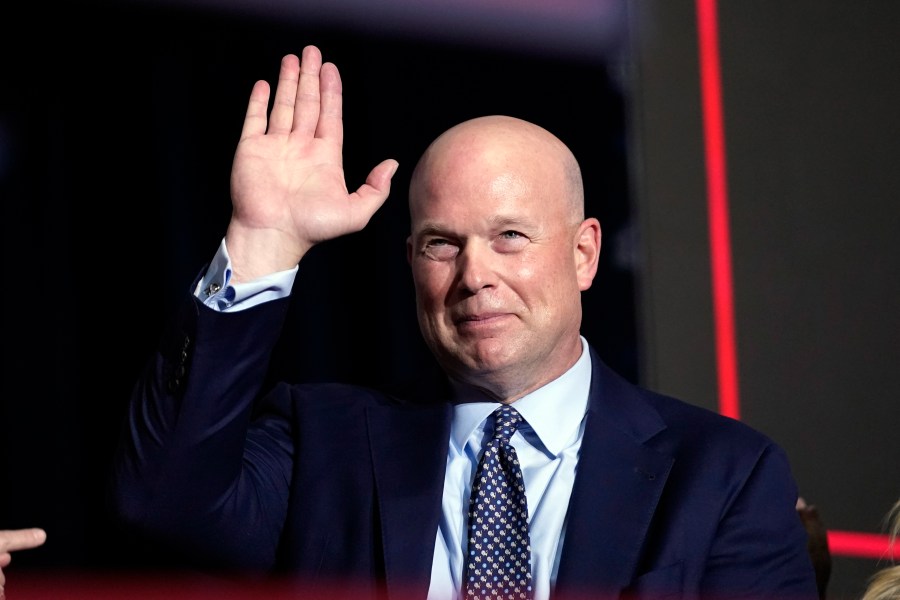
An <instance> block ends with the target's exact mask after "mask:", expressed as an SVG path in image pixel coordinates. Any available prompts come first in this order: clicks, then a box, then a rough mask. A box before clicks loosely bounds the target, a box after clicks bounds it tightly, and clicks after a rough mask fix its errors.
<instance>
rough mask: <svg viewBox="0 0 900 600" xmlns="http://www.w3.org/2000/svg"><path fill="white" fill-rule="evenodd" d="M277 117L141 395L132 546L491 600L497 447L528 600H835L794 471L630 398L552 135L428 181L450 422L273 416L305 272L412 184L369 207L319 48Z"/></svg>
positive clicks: (441, 143) (424, 323)
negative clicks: (599, 314) (487, 526)
mask: <svg viewBox="0 0 900 600" xmlns="http://www.w3.org/2000/svg"><path fill="white" fill-rule="evenodd" d="M268 100H269V86H268V84H267V83H266V82H264V81H260V82H257V83H256V85H255V86H254V88H253V91H252V93H251V97H250V102H249V105H248V109H247V115H246V118H245V123H244V127H243V131H242V133H241V139H240V142H239V144H238V148H237V151H236V153H235V158H234V164H233V169H232V178H231V192H232V204H233V213H232V219H231V222H230V223H229V225H228V229H227V231H226V234H225V237H224V239H223V242H222V244H221V246H220V248H219V252H218V254H217V255H216V256H215V258H214V260H213V261H212V262H211V264H210V265H209V268H208V269H207V270H206V271H205V272H204V273H203V274H201V277H200V278H199V280H198V282H197V284H196V287H195V293H194V295H193V296H191V297H190V298H188V299H186V302H185V304H184V308H183V310H182V311H181V314H180V315H179V317H178V319H177V320H176V321H175V322H174V325H173V328H172V330H171V331H170V332H168V333H167V334H166V335H165V336H164V338H163V340H162V343H161V345H160V349H159V352H158V353H157V355H156V356H155V357H154V359H153V361H152V362H151V364H150V365H149V368H148V370H147V372H146V374H145V376H144V377H143V378H142V379H141V380H140V381H139V382H138V385H137V386H136V388H135V393H134V395H133V398H132V405H131V411H130V415H129V422H128V427H127V428H126V436H125V439H124V441H123V445H122V449H121V452H120V453H119V456H118V458H117V465H116V477H115V481H114V483H115V485H114V492H115V501H116V506H117V509H118V511H119V512H120V513H121V514H122V515H123V517H124V518H125V519H126V520H127V521H128V522H130V523H132V524H133V525H135V526H137V527H140V528H141V529H143V530H145V531H147V532H150V533H151V534H153V535H155V536H157V537H159V538H160V539H163V540H165V541H167V542H169V543H172V544H174V545H177V546H178V547H180V548H182V549H184V550H185V551H186V552H191V553H198V554H199V555H202V556H203V557H204V558H205V559H208V560H210V561H213V562H215V563H217V564H220V565H223V566H231V567H235V568H239V569H242V570H257V569H262V570H266V571H269V570H274V571H277V572H283V573H289V574H291V575H293V576H296V577H298V578H299V579H301V580H305V581H320V582H338V581H339V582H341V584H342V585H352V586H354V593H355V594H357V595H358V596H360V597H384V596H387V597H391V598H398V597H400V598H406V597H408V598H426V597H428V598H433V599H443V598H456V597H458V595H459V594H460V593H467V592H469V593H473V595H475V596H477V595H478V593H474V592H473V585H474V583H473V581H474V579H473V577H474V576H473V575H472V573H473V572H475V571H477V570H478V566H477V565H473V566H471V567H469V566H467V564H466V562H467V560H468V557H469V554H470V553H473V552H475V549H476V548H477V549H478V550H479V551H480V550H481V549H482V544H481V543H480V542H479V541H477V540H476V534H474V533H471V532H470V531H469V530H468V527H469V526H470V525H472V524H473V523H475V522H476V521H477V517H473V518H472V523H470V522H469V516H468V514H467V512H468V509H469V506H470V494H471V495H472V497H474V496H475V492H476V490H475V489H473V488H476V487H477V488H479V490H480V488H481V487H482V485H481V483H479V484H478V485H477V486H476V485H475V484H474V483H473V480H475V479H477V480H478V481H479V482H480V481H481V479H482V478H483V477H482V475H480V474H479V476H478V477H477V478H476V477H475V473H476V469H480V468H481V467H480V464H479V461H480V459H481V455H482V454H488V453H487V452H482V444H483V443H487V441H486V439H485V438H491V435H492V431H493V432H494V434H496V435H499V434H498V433H497V431H500V430H501V429H502V430H503V431H504V432H505V433H504V435H506V437H505V438H503V440H502V441H501V442H498V444H499V447H502V450H498V451H497V452H501V453H502V452H507V453H508V454H506V455H502V456H503V458H502V460H501V461H500V462H504V461H506V462H504V464H505V465H507V466H508V465H509V464H511V463H516V464H518V465H521V472H520V473H515V474H514V475H513V477H519V479H517V480H515V481H514V483H512V484H509V485H510V488H509V489H510V490H511V492H510V493H511V494H512V493H513V491H512V490H513V488H515V492H516V493H518V492H519V491H521V490H520V485H519V484H521V482H523V481H524V495H525V499H524V500H523V499H522V498H521V497H519V500H518V501H519V502H520V504H519V505H518V507H517V509H516V510H519V509H523V510H522V512H520V513H518V516H517V518H519V519H520V521H521V523H520V525H521V527H522V530H523V531H521V532H519V533H522V535H523V538H522V539H523V540H524V541H523V542H522V544H521V545H519V546H518V547H517V550H516V551H517V552H519V551H521V552H523V554H522V557H523V562H524V563H525V567H526V571H527V575H526V576H525V578H526V579H527V589H523V591H522V596H521V597H526V598H530V597H532V594H533V597H534V598H538V599H541V600H545V599H546V598H549V597H551V596H552V597H554V598H563V597H576V596H578V597H582V596H583V595H586V596H589V597H603V598H606V597H610V598H612V597H619V596H626V595H627V596H629V597H643V598H659V597H662V596H664V595H670V596H671V597H680V598H701V597H706V598H715V599H717V600H719V599H723V598H727V597H731V596H744V597H754V598H810V599H812V598H815V597H816V589H815V579H814V575H813V569H812V566H811V564H810V561H809V557H808V555H807V553H806V533H805V531H804V528H803V526H802V524H801V523H800V520H799V519H798V518H797V514H796V512H795V508H794V506H795V502H796V500H797V492H796V489H795V486H794V483H793V480H792V478H791V474H790V469H789V465H788V461H787V459H786V457H785V455H784V453H783V452H782V450H781V449H780V448H779V447H778V446H776V445H775V444H774V443H772V441H771V440H769V439H767V438H766V437H764V436H763V435H761V434H759V433H757V432H755V431H753V430H751V429H750V428H749V427H747V426H746V425H744V424H742V423H739V422H737V421H733V420H730V419H726V418H724V417H721V416H720V415H716V414H715V413H712V412H710V411H705V410H702V409H699V408H696V407H693V406H690V405H689V404H686V403H683V402H680V401H678V400H675V399H672V398H667V397H664V396H661V395H658V394H654V393H652V392H649V391H646V390H642V389H640V388H637V387H635V386H633V385H631V384H630V383H628V382H626V381H625V380H623V379H622V378H621V377H619V376H618V375H616V374H615V373H613V372H612V371H611V370H609V369H608V368H607V367H606V366H605V365H604V364H603V363H602V361H601V360H600V358H599V357H598V356H597V354H596V353H595V352H594V351H593V350H592V349H591V347H590V345H589V344H588V342H587V340H585V339H584V338H583V337H581V336H580V334H579V328H580V324H581V301H580V293H581V292H582V291H583V290H586V289H588V287H589V286H590V285H591V283H592V280H593V278H594V275H595V274H596V271H597V261H598V255H599V252H600V225H599V223H598V222H597V220H596V219H593V218H588V219H585V217H584V214H583V210H584V209H583V191H582V184H581V175H580V171H579V167H578V163H577V162H576V160H575V158H574V157H573V156H572V155H571V153H570V152H569V150H568V149H567V148H566V146H565V145H564V144H563V143H562V142H561V141H559V140H558V139H556V138H555V137H554V136H553V135H552V134H550V133H549V132H547V131H545V130H544V129H542V128H540V127H538V126H536V125H534V124H531V123H527V122H525V121H521V120H519V119H515V118H512V117H505V116H489V117H483V118H479V119H473V120H471V121H467V122H464V123H462V124H460V125H458V126H456V127H453V128H451V129H450V130H449V131H447V132H445V133H444V134H443V135H441V136H440V137H439V138H438V139H437V140H435V141H434V142H433V143H432V144H431V146H430V147H429V148H428V149H427V150H426V151H425V153H424V155H423V156H422V158H421V160H420V161H419V163H418V165H417V166H416V168H415V170H414V173H413V177H412V181H411V185H410V196H409V203H410V215H411V224H412V231H411V234H410V236H409V239H408V240H407V255H408V259H409V263H410V265H411V268H412V274H413V279H414V282H415V290H416V301H417V310H418V317H419V323H420V325H421V330H422V334H423V336H424V338H425V340H426V342H427V344H428V346H429V348H430V349H431V350H432V351H433V352H434V354H435V356H436V357H437V359H438V362H439V363H440V364H441V366H442V367H443V369H444V370H445V371H446V374H447V376H448V383H449V384H450V385H449V386H448V389H447V390H446V395H445V396H444V397H439V399H440V400H441V401H439V402H435V401H433V400H429V401H424V400H423V399H413V401H410V402H406V401H401V400H398V399H395V398H391V397H388V396H386V395H384V394H381V393H379V392H377V391H374V390H370V389H364V388H360V387H352V386H346V385H339V384H318V385H289V384H278V385H276V386H275V387H274V389H272V390H271V391H268V392H266V393H264V394H263V393H262V392H261V388H262V385H263V379H264V375H265V372H266V369H267V366H268V359H269V356H270V354H271V351H272V348H273V346H274V344H275V342H276V340H277V338H278V335H279V333H280V325H281V323H282V321H283V319H284V315H285V310H286V308H287V296H288V294H289V293H290V292H291V290H292V286H293V277H294V274H295V273H296V272H297V264H298V262H299V261H300V260H301V259H302V258H303V256H304V254H305V253H306V252H307V251H308V250H309V249H310V248H311V247H312V246H314V245H315V244H317V243H320V242H323V241H326V240H329V239H333V238H335V237H338V236H340V235H344V234H347V233H352V232H356V231H359V230H360V229H362V228H363V227H364V226H365V225H366V223H367V222H368V221H369V219H370V218H371V216H372V215H373V214H374V212H375V211H376V210H377V209H378V208H379V207H380V206H381V204H382V203H383V202H384V201H385V200H386V198H387V196H388V193H389V191H390V180H391V177H392V176H393V174H394V172H395V171H396V169H397V166H398V165H397V163H396V161H393V160H386V161H384V162H382V163H380V164H379V165H378V166H376V167H375V168H374V169H373V170H372V171H371V172H370V173H369V176H368V178H367V180H366V183H365V184H364V185H362V186H360V187H359V188H358V189H357V190H356V191H354V192H352V193H348V190H347V187H346V185H345V182H344V173H343V169H342V167H341V160H342V138H343V130H342V127H343V125H342V118H341V104H342V96H341V82H340V77H339V74H338V71H337V69H336V67H335V66H334V65H333V64H330V63H325V64H323V63H322V58H321V54H320V52H319V50H318V49H317V48H315V47H312V46H309V47H306V48H305V49H304V51H303V54H302V60H301V61H299V64H298V59H297V57H296V56H293V55H289V56H286V57H285V58H284V59H283V61H282V65H281V72H280V74H279V82H278V86H277V88H276V91H275V97H274V102H273V108H272V111H271V115H270V116H269V117H268V119H267V116H266V115H267V105H268ZM309 286H310V284H309V282H301V283H300V287H301V288H308V287H309ZM299 293H303V292H302V291H301V292H299ZM435 397H437V396H435ZM497 407H512V408H514V409H515V411H514V412H510V410H509V409H508V408H506V409H504V411H501V413H498V414H499V415H500V416H496V415H494V411H495V409H496V408H497ZM509 415H513V416H512V419H514V421H508V420H505V419H507V417H509ZM511 422H513V423H515V424H514V425H513V426H512V427H511V428H505V425H508V424H509V423H511ZM495 423H497V427H496V428H495ZM501 426H502V427H501ZM516 427H518V429H516ZM495 430H496V431H495ZM511 432H512V433H511ZM510 457H512V458H510ZM479 473H480V470H479ZM508 481H509V480H507V483H508ZM507 483H504V484H503V485H507ZM475 504H476V503H475V501H473V503H472V505H473V506H474V505H475ZM498 519H499V520H504V521H505V520H506V519H505V518H503V517H499V518H498ZM473 526H474V525H473ZM517 535H518V534H517ZM470 539H471V540H475V541H472V542H470ZM500 595H501V596H502V595H504V593H503V592H500ZM517 597H518V596H517Z"/></svg>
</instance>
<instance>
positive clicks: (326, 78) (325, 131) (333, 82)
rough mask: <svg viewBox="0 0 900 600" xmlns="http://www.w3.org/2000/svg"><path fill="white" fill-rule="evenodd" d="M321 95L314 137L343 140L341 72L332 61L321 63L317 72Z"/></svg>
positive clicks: (341, 141) (340, 141)
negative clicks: (320, 67)
mask: <svg viewBox="0 0 900 600" xmlns="http://www.w3.org/2000/svg"><path fill="white" fill-rule="evenodd" d="M319 84H320V93H321V97H322V101H321V105H320V109H319V123H318V125H317V127H316V137H320V138H329V139H332V140H334V141H336V142H337V143H338V144H343V142H344V112H343V111H344V90H343V85H342V84H341V74H340V73H339V72H338V68H337V66H336V65H335V64H334V63H325V64H324V65H322V70H321V73H320V74H319Z"/></svg>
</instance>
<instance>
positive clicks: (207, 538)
mask: <svg viewBox="0 0 900 600" xmlns="http://www.w3.org/2000/svg"><path fill="white" fill-rule="evenodd" d="M287 303H288V299H287V298H285V299H282V300H276V301H272V302H267V303H265V304H263V305H259V306H256V307H253V308H250V309H247V310H243V311H240V312H237V313H228V314H223V313H219V312H216V311H214V310H212V309H210V308H208V307H206V306H204V305H203V304H201V303H200V302H199V301H198V300H197V299H196V298H194V297H193V296H191V297H188V298H185V302H184V303H183V305H182V309H181V310H180V312H179V314H178V317H177V318H176V319H175V320H174V321H173V323H172V325H171V326H170V328H169V329H168V330H167V331H166V333H165V334H164V335H163V336H162V339H161V343H160V345H159V347H158V349H157V351H156V352H155V353H154V355H153V356H152V357H151V359H150V361H149V363H148V364H147V367H146V369H145V371H144V372H143V374H142V376H141V377H140V379H139V380H138V381H137V383H136V385H135V387H134V389H133V392H132V396H131V399H130V403H129V406H128V413H127V418H126V422H125V427H124V428H123V432H122V439H121V442H120V445H119V448H118V450H117V454H116V456H115V460H114V465H113V475H112V484H111V486H110V491H111V502H112V507H113V509H114V511H115V512H116V514H117V515H118V517H119V518H120V519H121V520H122V521H123V522H124V523H125V524H126V526H129V527H133V528H135V529H136V530H137V531H139V532H140V533H142V534H144V535H147V536H149V537H150V538H152V539H155V540H158V541H161V542H163V543H164V544H166V545H171V547H173V548H177V549H179V550H180V551H183V552H184V554H185V555H186V556H190V555H199V556H200V557H202V561H203V562H204V563H210V564H213V565H216V566H223V567H228V568H240V569H243V570H256V569H259V570H263V569H268V568H269V567H271V565H272V564H273V562H274V560H275V549H276V547H277V544H278V538H279V535H280V531H281V528H282V525H283V523H284V519H285V512H286V507H287V495H288V489H289V485H290V473H291V463H292V444H291V437H290V425H289V423H290V422H289V419H288V416H287V415H286V414H283V413H279V412H278V411H277V410H276V411H271V412H269V413H268V414H266V415H265V416H262V417H260V416H254V410H255V409H256V407H257V405H258V404H257V402H256V401H257V399H258V396H259V395H260V392H261V389H262V386H263V384H264V382H265V377H266V372H267V369H268V365H269V360H270V356H271V353H272V350H273V348H274V346H275V343H276V341H277V338H278V336H279V334H280V332H281V327H282V324H283V321H284V317H285V313H286V310H287ZM273 394H274V395H275V396H278V395H281V396H283V397H285V398H286V397H287V396H288V395H289V392H288V390H287V389H286V388H285V387H283V386H282V387H278V388H276V390H275V391H274V392H273ZM277 404H278V403H277V402H276V403H275V404H270V405H271V406H274V405H277ZM281 404H282V405H286V404H287V403H286V402H282V403H281Z"/></svg>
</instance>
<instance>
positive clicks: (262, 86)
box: [241, 46, 344, 143]
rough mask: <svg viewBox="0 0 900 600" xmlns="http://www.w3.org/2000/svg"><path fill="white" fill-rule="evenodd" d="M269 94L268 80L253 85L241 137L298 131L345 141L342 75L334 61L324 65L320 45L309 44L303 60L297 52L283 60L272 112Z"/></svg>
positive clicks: (303, 54) (339, 141)
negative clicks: (269, 105)
mask: <svg viewBox="0 0 900 600" xmlns="http://www.w3.org/2000/svg"><path fill="white" fill-rule="evenodd" d="M270 93H271V89H270V86H269V84H268V83H267V82H265V81H257V82H256V83H255V84H254V86H253V90H252V92H251V93H250V101H249V102H248V105H247V113H246V116H245V117H244V126H243V129H242V131H241V139H244V138H246V137H249V136H253V135H263V134H265V133H267V132H268V133H275V134H283V135H287V134H289V133H291V132H297V133H299V134H301V135H305V136H309V137H312V136H316V137H323V138H331V139H334V140H336V141H337V142H338V143H341V142H343V137H344V129H343V128H344V125H343V91H342V84H341V76H340V73H339V72H338V70H337V67H336V66H335V65H334V64H333V63H325V64H324V65H323V64H322V53H321V51H320V50H319V49H318V48H317V47H315V46H306V47H305V48H304V49H303V53H302V55H301V58H300V59H298V58H297V56H296V55H294V54H288V55H286V56H284V58H282V59H281V69H280V71H279V73H278V85H277V86H276V88H275V98H274V101H273V102H272V112H271V114H270V115H269V114H268V111H269V107H268V103H269V94H270ZM267 115H268V117H267Z"/></svg>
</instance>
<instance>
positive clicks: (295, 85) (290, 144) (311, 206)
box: [225, 46, 397, 281]
mask: <svg viewBox="0 0 900 600" xmlns="http://www.w3.org/2000/svg"><path fill="white" fill-rule="evenodd" d="M269 91H270V88H269V84H268V83H266V82H265V81H257V82H256V84H255V85H254V86H253V91H252V92H251V94H250V102H249V105H248V106H247V114H246V117H245V118H244V126H243V130H242V132H241V139H240V142H239V143H238V147H237V151H236V152H235V156H234V163H233V165H232V171H231V200H232V216H231V222H230V223H229V225H228V231H227V233H226V235H225V238H226V244H227V247H228V253H229V255H230V256H231V260H232V267H233V277H234V280H235V281H248V280H251V279H254V278H256V277H260V276H262V275H266V274H269V273H272V272H275V271H281V270H285V269H290V268H293V267H294V266H295V265H296V264H297V263H298V262H299V261H300V259H301V258H302V257H303V255H304V254H305V253H306V252H307V251H308V250H309V249H310V248H311V247H312V246H313V245H314V244H317V243H319V242H322V241H325V240H329V239H332V238H335V237H338V236H341V235H344V234H347V233H353V232H356V231H359V230H361V229H362V228H363V227H365V225H366V224H367V223H368V222H369V219H370V218H371V217H372V215H373V214H374V213H375V211H376V210H378V208H379V207H381V205H382V204H383V203H384V201H385V200H386V199H387V197H388V193H389V192H390V184H391V177H393V175H394V173H395V172H396V170H397V161H395V160H393V159H388V160H385V161H383V162H381V163H380V164H378V165H377V166H376V167H375V168H374V169H372V170H371V171H370V172H369V176H368V177H367V178H366V182H365V183H364V184H363V185H361V186H359V188H358V189H357V190H356V191H354V192H349V191H348V188H347V184H346V181H345V179H344V168H343V156H342V152H343V139H344V125H343V114H342V103H343V96H342V89H341V76H340V73H339V72H338V69H337V67H336V66H335V65H334V64H332V63H324V64H323V63H322V54H321V52H320V51H319V49H318V48H316V47H315V46H307V47H305V48H304V49H303V53H302V60H299V61H298V59H297V56H295V55H293V54H289V55H287V56H285V57H284V58H283V59H282V61H281V71H280V73H279V75H278V86H277V88H276V89H275V98H274V102H273V107H272V112H271V115H269V116H268V118H267V111H268V102H269Z"/></svg>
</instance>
